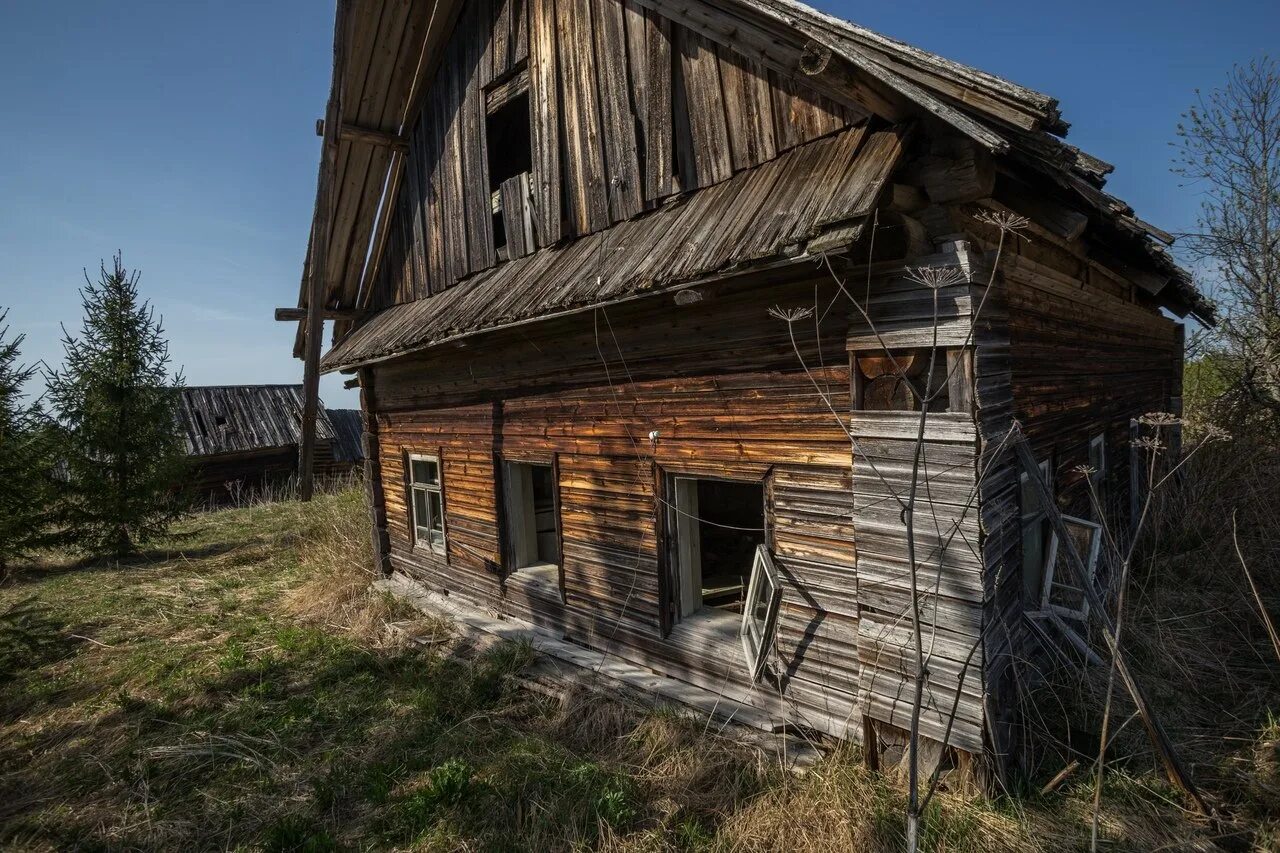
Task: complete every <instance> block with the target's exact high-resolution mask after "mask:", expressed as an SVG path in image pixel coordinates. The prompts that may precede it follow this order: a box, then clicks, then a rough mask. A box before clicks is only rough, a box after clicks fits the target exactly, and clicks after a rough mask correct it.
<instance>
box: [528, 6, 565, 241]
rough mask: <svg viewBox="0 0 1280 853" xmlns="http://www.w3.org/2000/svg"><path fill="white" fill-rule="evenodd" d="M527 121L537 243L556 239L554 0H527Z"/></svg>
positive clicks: (557, 158)
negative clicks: (531, 156)
mask: <svg viewBox="0 0 1280 853" xmlns="http://www.w3.org/2000/svg"><path fill="white" fill-rule="evenodd" d="M528 5H529V9H528V18H529V25H528V26H529V120H530V136H531V139H532V145H533V202H534V211H533V214H534V222H535V224H536V225H537V230H538V244H539V245H541V246H550V245H552V244H553V243H558V242H559V241H560V236H561V235H560V127H559V119H560V97H559V72H558V68H557V57H556V28H555V2H554V0H529V4H528Z"/></svg>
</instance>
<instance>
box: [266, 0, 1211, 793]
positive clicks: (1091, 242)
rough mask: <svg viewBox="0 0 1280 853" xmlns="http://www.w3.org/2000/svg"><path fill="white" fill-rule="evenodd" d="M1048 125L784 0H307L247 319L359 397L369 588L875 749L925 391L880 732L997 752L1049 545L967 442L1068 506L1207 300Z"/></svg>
mask: <svg viewBox="0 0 1280 853" xmlns="http://www.w3.org/2000/svg"><path fill="white" fill-rule="evenodd" d="M1066 130H1067V124H1066V123H1065V122H1064V121H1063V119H1062V117H1061V116H1060V115H1059V111H1058V107H1057V104H1056V102H1055V101H1054V100H1053V99H1052V98H1049V97H1047V96H1044V95H1041V94H1038V93H1036V92H1032V91H1029V90H1027V89H1024V88H1021V87H1019V86H1017V85H1014V84H1012V83H1009V82H1006V81H1004V80H1001V79H999V78H996V77H993V76H991V75H988V74H985V73H983V72H981V71H977V70H975V69H972V68H969V67H966V66H962V65H959V64H956V63H954V62H951V61H948V60H946V59H943V58H941V57H939V56H936V55H933V54H931V53H927V52H925V51H922V50H918V49H915V48H913V47H910V46H908V45H905V44H902V43H899V42H896V41H893V40H890V39H888V38H885V37H883V36H880V35H877V34H875V33H872V32H869V31H867V30H865V29H862V28H860V27H857V26H855V25H853V24H849V23H846V22H844V21H841V20H837V19H834V18H832V17H829V16H827V15H824V14H822V13H819V12H817V11H815V10H814V9H811V8H809V7H807V6H804V5H801V4H799V3H796V2H792V0H681V2H678V3H677V2H671V0H469V1H468V2H462V0H430V2H428V0H415V2H396V1H395V0H339V3H338V14H337V25H336V28H335V43H334V76H333V88H332V91H331V95H330V101H329V106H328V110H327V113H326V118H325V120H324V121H323V123H322V126H319V127H318V131H319V132H320V133H321V134H322V136H323V141H322V143H321V150H322V157H321V165H320V174H319V181H318V191H317V204H316V212H315V219H314V224H313V228H312V239H311V243H310V246H309V250H308V257H307V262H306V265H305V269H304V272H303V282H302V289H301V293H300V300H299V306H300V309H307V308H308V306H312V307H313V310H309V311H307V310H299V309H289V310H288V317H289V318H293V319H297V318H300V317H304V316H305V318H306V319H305V321H304V322H303V323H300V327H299V333H298V339H297V347H296V352H295V354H296V355H299V356H302V357H305V358H306V359H307V360H308V363H309V364H312V365H314V364H315V363H316V361H317V359H319V352H320V347H321V341H320V332H321V331H322V329H323V325H322V324H323V321H324V320H325V319H331V320H334V321H335V324H334V328H333V341H332V347H331V349H330V350H329V351H328V352H327V354H325V355H324V357H323V359H322V361H320V362H319V369H320V370H321V371H341V372H343V373H354V374H356V376H357V377H358V382H359V385H360V390H361V399H362V405H363V414H364V418H365V439H366V448H367V453H366V472H367V476H366V481H367V487H368V489H369V494H370V498H371V505H372V524H373V527H374V537H373V538H374V545H375V549H376V559H377V562H378V566H379V568H380V570H381V571H383V572H385V573H389V574H390V573H395V575H396V577H398V578H400V579H401V580H403V581H404V582H412V583H413V584H416V585H419V587H423V588H426V589H427V590H430V591H432V593H433V594H434V595H436V596H440V595H446V594H447V596H448V599H447V600H448V601H450V602H455V603H460V606H462V605H470V606H474V607H476V608H480V609H483V610H485V611H487V612H489V613H491V614H493V613H497V614H500V615H501V616H502V618H503V619H505V620H507V621H509V622H510V623H511V624H518V625H525V624H527V625H531V626H534V627H535V628H536V629H537V630H538V631H540V632H541V634H542V635H546V636H554V637H556V638H559V639H561V640H567V641H569V642H570V643H572V644H575V645H576V647H585V648H587V649H592V650H596V651H597V652H605V653H606V654H607V655H608V656H609V657H610V658H611V659H614V660H619V661H625V662H627V664H628V665H629V666H632V667H635V668H639V670H640V671H643V672H648V673H654V674H655V678H665V679H674V680H675V681H677V682H679V683H682V684H686V685H689V686H690V687H691V688H696V689H698V690H701V691H705V692H706V694H707V695H709V696H713V697H716V698H717V699H718V700H719V701H721V702H722V703H726V704H725V705H724V706H723V707H728V706H729V704H732V703H736V707H743V708H751V709H754V710H755V711H757V712H758V713H759V715H760V718H763V719H768V720H771V721H773V722H774V723H777V724H782V723H788V724H793V725H798V726H803V727H807V728H808V729H811V730H817V731H821V732H826V733H830V734H831V735H835V736H838V737H851V738H855V739H863V738H873V739H874V740H875V744H876V746H877V747H884V746H885V745H886V744H889V743H892V742H893V741H894V739H895V738H896V737H899V736H900V735H899V732H900V731H901V730H903V729H906V728H907V727H908V721H909V719H910V716H911V713H912V706H913V687H914V683H915V673H916V664H915V662H914V658H913V657H912V655H911V654H909V653H908V650H909V649H910V648H911V646H912V627H911V626H912V620H911V618H910V612H911V609H912V608H911V592H910V589H911V582H910V578H911V574H912V573H911V571H910V563H909V562H908V558H907V542H906V527H905V523H904V519H905V516H904V513H903V507H902V504H901V499H902V498H903V496H905V495H906V494H907V493H908V491H909V490H910V484H911V481H912V469H913V460H914V458H915V450H916V447H917V435H918V433H917V430H918V429H920V424H921V418H920V412H919V411H918V409H920V408H921V407H922V406H926V407H927V408H928V410H929V411H928V417H927V419H925V422H924V427H923V433H922V434H921V435H920V438H921V444H922V453H921V465H920V467H919V473H918V475H917V481H918V484H919V486H918V492H919V494H920V496H921V497H920V500H921V504H920V506H921V508H918V509H917V510H916V512H915V516H916V518H917V521H916V537H915V538H916V540H917V541H916V545H917V546H918V547H917V555H916V559H917V563H918V565H919V577H920V587H921V589H920V592H919V601H920V604H921V607H920V610H921V614H920V618H921V624H922V632H923V633H924V635H925V640H924V645H925V647H926V650H927V652H928V655H929V657H928V661H927V664H926V668H927V676H926V681H927V683H926V686H925V690H924V708H923V711H922V714H923V717H922V720H921V723H920V726H921V732H922V733H923V734H924V735H925V736H927V737H928V738H932V739H933V740H934V741H945V742H946V743H947V744H949V745H950V746H951V747H953V748H954V750H955V752H954V755H955V756H956V757H957V758H959V759H962V760H966V761H967V760H969V758H971V757H973V756H978V757H982V758H984V759H988V760H989V761H988V762H987V763H985V764H984V766H995V767H996V768H997V769H999V768H1002V767H1005V766H1007V765H1008V764H1009V762H1010V758H1011V756H1012V755H1014V754H1015V752H1016V751H1017V750H1016V746H1017V744H1018V743H1019V740H1020V738H1021V728H1020V726H1021V718H1020V716H1019V712H1018V708H1019V703H1018V701H1017V695H1018V687H1019V685H1018V672H1017V669H1016V667H1015V666H1014V665H1013V664H1014V662H1015V661H1017V660H1019V659H1021V658H1022V657H1023V656H1024V655H1031V654H1032V650H1031V644H1033V643H1034V642H1036V634H1035V632H1034V629H1033V624H1032V623H1033V621H1034V620H1032V619H1030V618H1029V617H1028V614H1033V613H1036V612H1039V611H1040V610H1041V608H1042V605H1043V601H1042V595H1041V589H1042V585H1043V574H1042V573H1043V571H1044V566H1045V560H1046V552H1047V551H1048V550H1050V544H1049V536H1050V534H1049V528H1048V525H1047V524H1046V522H1045V508H1044V507H1042V506H1039V505H1038V504H1037V502H1036V500H1035V499H1034V497H1032V496H1031V495H1032V492H1031V491H1030V490H1029V489H1027V488H1026V477H1025V476H1020V469H1019V467H1018V461H1017V459H1016V458H1015V456H1014V454H1012V453H1008V452H1004V448H1003V443H1004V442H1005V440H1006V439H1007V438H1008V437H1009V436H1010V434H1011V433H1010V430H1011V426H1012V424H1013V423H1014V420H1015V419H1016V420H1017V421H1018V422H1020V424H1021V429H1022V431H1023V433H1025V435H1026V436H1027V439H1028V440H1029V442H1030V446H1031V448H1032V449H1033V450H1034V453H1035V454H1036V456H1037V458H1038V459H1039V460H1040V462H1041V463H1042V465H1043V467H1042V470H1043V472H1044V473H1045V474H1046V475H1047V477H1048V479H1049V481H1050V483H1051V485H1052V488H1053V489H1054V490H1055V492H1056V500H1057V503H1058V506H1059V508H1060V509H1062V510H1064V511H1069V512H1072V513H1073V514H1075V515H1078V516H1082V517H1085V518H1088V516H1089V514H1090V509H1089V502H1088V501H1087V499H1086V498H1085V486H1084V484H1085V483H1086V481H1087V479H1088V478H1090V477H1092V478H1093V479H1094V481H1095V482H1096V483H1098V484H1101V485H1102V486H1103V488H1106V489H1109V490H1112V494H1113V495H1114V496H1120V495H1121V494H1122V492H1123V490H1124V489H1125V488H1126V483H1127V481H1126V477H1127V474H1126V473H1125V463H1126V459H1127V452H1128V451H1127V449H1126V448H1127V443H1128V441H1129V432H1130V420H1131V419H1132V418H1133V417H1135V416H1139V415H1141V414H1142V413H1145V412H1150V411H1157V410H1159V411H1170V410H1171V411H1174V412H1177V411H1178V410H1179V405H1180V393H1181V391H1180V388H1181V361H1182V340H1183V331H1182V328H1183V327H1182V325H1181V324H1180V323H1179V322H1177V321H1176V320H1175V319H1174V317H1178V318H1185V317H1187V316H1195V317H1197V318H1200V319H1202V320H1205V319H1208V315H1209V313H1210V309H1209V308H1208V307H1207V305H1206V303H1205V302H1204V301H1203V300H1202V299H1201V298H1200V297H1199V296H1198V295H1197V293H1196V291H1195V290H1194V288H1193V287H1192V285H1191V283H1190V281H1189V279H1188V277H1187V275H1186V274H1185V273H1184V272H1182V271H1181V270H1180V269H1179V268H1178V267H1177V266H1176V265H1175V264H1174V263H1173V262H1172V261H1171V259H1170V256H1169V255H1168V254H1167V252H1166V248H1165V247H1166V245H1167V244H1169V243H1170V242H1171V238H1170V237H1169V235H1167V234H1165V233H1164V232H1162V231H1160V230H1159V229H1158V228H1156V227H1154V226H1151V225H1148V224H1147V223H1145V222H1143V221H1142V220H1141V219H1139V218H1137V216H1136V215H1135V214H1134V212H1133V211H1132V210H1131V209H1130V208H1129V207H1128V206H1126V205H1125V204H1124V203H1123V202H1122V201H1120V200H1118V199H1116V198H1114V197H1112V196H1110V195H1108V194H1107V193H1106V192H1105V191H1104V189H1103V185H1104V182H1105V179H1106V175H1107V174H1108V172H1109V171H1110V170H1111V167H1110V166H1109V165H1107V164H1106V163H1103V162H1101V161H1100V160H1097V159H1094V158H1093V157H1090V156H1088V155H1087V154H1084V153H1083V152H1081V151H1079V150H1077V149H1075V148H1073V147H1071V146H1070V145H1067V144H1066V143H1064V142H1063V141H1062V140H1061V139H1060V137H1061V136H1063V135H1064V134H1065V133H1066ZM1020 217H1024V218H1025V220H1026V221H1025V222H1024V221H1023V220H1022V219H1021V218H1020ZM997 256H998V258H997ZM921 270H926V271H925V272H921ZM929 270H932V272H928V271H929ZM935 305H936V306H937V307H936V309H935ZM935 318H936V321H935ZM308 330H310V331H308ZM930 364H932V365H933V369H932V371H930V368H929V365H930ZM313 375H314V373H313V372H312V373H310V374H309V381H314V380H313V379H312V376H313ZM931 377H932V378H931ZM926 382H928V383H931V387H933V388H934V389H940V390H939V392H938V393H937V394H936V396H935V397H934V399H932V400H931V401H929V402H928V403H927V404H921V403H920V402H919V397H918V396H916V395H914V394H913V393H912V392H911V388H910V387H908V383H915V384H914V385H912V386H911V387H917V386H920V385H922V384H924V383H926ZM1086 463H1092V464H1093V466H1094V468H1095V469H1096V473H1094V474H1087V473H1081V472H1079V471H1076V470H1075V469H1076V468H1077V466H1080V465H1083V464H1086ZM1020 482H1021V483H1022V487H1020ZM1121 503H1122V504H1123V500H1122V499H1121ZM925 519H927V523H925V521H924V520H925ZM878 751H879V750H878V749H877V750H869V753H872V754H875V753H878ZM991 759H993V760H991Z"/></svg>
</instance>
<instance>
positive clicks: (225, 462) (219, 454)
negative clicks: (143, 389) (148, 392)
mask: <svg viewBox="0 0 1280 853" xmlns="http://www.w3.org/2000/svg"><path fill="white" fill-rule="evenodd" d="M179 417H180V420H181V423H182V428H183V431H184V432H185V434H186V440H187V455H188V456H189V457H190V458H191V460H192V462H193V463H194V465H195V469H196V473H195V474H194V476H193V478H192V488H193V489H194V490H195V492H196V493H197V494H198V495H199V496H201V497H204V498H207V499H210V500H212V501H215V502H223V501H229V500H232V499H234V498H235V497H236V496H240V495H248V494H252V493H255V492H258V491H260V490H261V489H262V488H264V487H266V486H273V485H274V486H278V485H282V484H284V483H285V482H287V481H288V480H289V478H291V477H293V476H294V475H295V474H296V473H297V470H298V442H299V440H300V437H301V425H302V386H301V385H207V386H198V387H192V388H183V389H182V402H181V406H180V408H179ZM317 433H318V441H317V455H316V462H317V473H318V474H319V475H320V476H322V477H333V476H337V475H342V474H346V473H349V472H350V471H352V470H353V469H355V468H356V467H357V466H358V465H359V464H360V463H361V462H362V461H363V459H364V453H363V451H362V449H361V437H360V413H359V412H358V411H355V410H352V409H336V410H332V411H327V410H325V408H324V407H323V406H321V407H320V414H319V418H318V423H317Z"/></svg>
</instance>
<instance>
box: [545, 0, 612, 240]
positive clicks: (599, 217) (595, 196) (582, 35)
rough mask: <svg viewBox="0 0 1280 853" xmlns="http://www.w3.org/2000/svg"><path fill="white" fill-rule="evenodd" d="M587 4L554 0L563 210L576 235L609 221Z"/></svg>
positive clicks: (587, 1) (582, 0) (583, 0)
mask: <svg viewBox="0 0 1280 853" xmlns="http://www.w3.org/2000/svg"><path fill="white" fill-rule="evenodd" d="M591 6H592V3H591V0H556V35H557V37H558V39H559V43H560V46H561V47H562V48H563V49H562V50H561V51H560V84H561V85H560V91H561V92H562V93H563V94H564V108H563V110H561V117H562V119H563V127H564V134H565V139H564V147H563V150H564V152H565V162H564V175H563V179H564V186H565V198H566V199H567V200H568V204H569V209H568V211H566V212H567V214H568V219H569V222H570V223H571V225H572V227H573V230H574V232H575V233H576V234H579V235H582V234H590V233H592V232H594V231H598V230H600V229H601V228H605V227H607V226H608V224H609V215H608V209H607V202H606V199H605V167H604V146H603V144H602V140H601V138H600V97H599V89H598V88H597V83H596V61H595V48H594V43H593V41H594V40H593V38H592V32H593V29H594V24H593V22H592V14H591V12H592V9H591Z"/></svg>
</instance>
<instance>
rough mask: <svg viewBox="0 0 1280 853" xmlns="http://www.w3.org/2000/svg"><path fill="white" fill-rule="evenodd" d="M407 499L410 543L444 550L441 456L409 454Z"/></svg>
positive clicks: (441, 551) (433, 549)
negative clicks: (408, 503)
mask: <svg viewBox="0 0 1280 853" xmlns="http://www.w3.org/2000/svg"><path fill="white" fill-rule="evenodd" d="M409 501H410V503H411V504H412V507H411V508H412V511H413V544H414V545H415V546H420V547H425V548H430V549H431V550H432V551H438V552H440V553H444V491H443V484H442V482H441V480H440V457H438V456H420V455H417V454H413V455H410V456H409Z"/></svg>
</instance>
